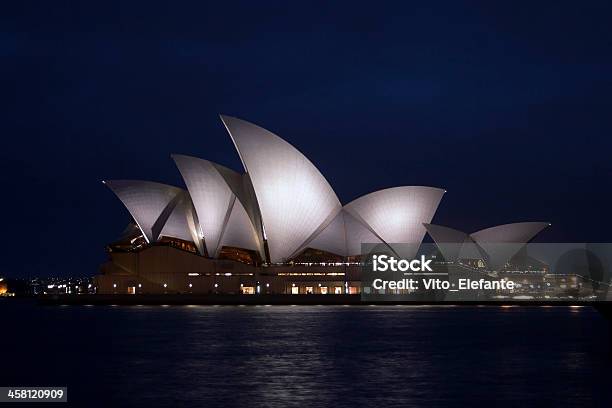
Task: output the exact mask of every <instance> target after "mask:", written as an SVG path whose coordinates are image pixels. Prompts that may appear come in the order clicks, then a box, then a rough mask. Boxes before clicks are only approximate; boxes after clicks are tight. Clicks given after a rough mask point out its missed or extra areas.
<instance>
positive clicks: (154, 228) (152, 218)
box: [104, 180, 183, 242]
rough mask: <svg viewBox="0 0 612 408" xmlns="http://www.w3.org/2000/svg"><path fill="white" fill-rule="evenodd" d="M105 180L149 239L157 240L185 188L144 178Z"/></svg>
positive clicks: (149, 240) (148, 240) (150, 240)
mask: <svg viewBox="0 0 612 408" xmlns="http://www.w3.org/2000/svg"><path fill="white" fill-rule="evenodd" d="M104 184H105V185H106V186H108V188H110V189H111V190H112V191H113V193H115V195H116V196H117V197H118V198H119V200H121V202H122V203H123V205H125V207H126V208H127V210H128V211H129V212H130V214H131V215H132V218H134V221H136V224H138V228H140V230H141V231H142V234H143V235H144V237H145V239H146V240H147V242H155V241H157V239H158V238H159V234H160V232H161V231H162V228H163V226H164V224H165V223H166V220H167V219H168V217H170V215H171V214H172V211H173V210H174V207H175V206H176V204H177V202H178V201H179V200H180V199H181V194H182V192H183V190H182V189H180V188H178V187H174V186H170V185H167V184H161V183H155V182H152V181H143V180H109V181H104Z"/></svg>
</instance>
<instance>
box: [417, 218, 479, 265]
mask: <svg viewBox="0 0 612 408" xmlns="http://www.w3.org/2000/svg"><path fill="white" fill-rule="evenodd" d="M423 225H424V226H425V228H426V229H427V232H428V233H429V235H430V236H431V237H432V238H433V240H434V242H435V243H436V246H437V247H438V248H439V249H440V252H441V253H442V256H443V257H444V259H445V260H446V261H448V262H455V261H456V260H457V258H459V255H460V253H461V250H462V248H463V245H464V244H465V243H466V242H471V239H470V237H469V236H468V234H466V233H465V232H463V231H459V230H456V229H453V228H449V227H444V226H442V225H435V224H427V223H425V224H423Z"/></svg>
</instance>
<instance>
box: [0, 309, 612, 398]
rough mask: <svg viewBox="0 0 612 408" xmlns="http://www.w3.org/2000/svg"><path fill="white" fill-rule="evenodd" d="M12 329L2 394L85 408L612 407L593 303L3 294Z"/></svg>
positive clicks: (606, 351) (610, 377) (608, 367)
mask: <svg viewBox="0 0 612 408" xmlns="http://www.w3.org/2000/svg"><path fill="white" fill-rule="evenodd" d="M0 321H1V322H2V323H1V324H2V335H1V338H2V340H1V343H0V345H1V346H2V347H1V350H0V354H1V356H2V357H1V361H2V365H1V366H0V367H1V368H0V370H1V371H0V372H1V374H0V378H1V381H0V386H9V385H11V386H15V385H39V386H43V385H57V386H65V385H67V386H68V390H69V391H68V396H69V401H70V404H69V405H75V406H176V407H180V406H194V407H195V406H198V407H224V406H245V407H251V406H269V407H287V406H299V407H308V406H355V407H361V406H376V407H386V406H398V407H399V406H401V407H410V406H448V407H455V406H462V405H465V406H473V405H475V403H478V404H484V406H493V405H495V406H518V405H522V406H525V405H527V406H542V405H554V406H608V407H609V406H612V405H611V404H610V401H612V399H611V398H610V397H608V395H609V394H612V358H611V353H610V343H609V333H608V324H607V322H606V321H605V320H604V319H603V318H602V317H601V316H600V315H599V314H598V313H597V312H596V311H594V310H593V309H591V308H576V309H572V308H566V307H551V308H541V307H540V308H517V307H515V308H500V307H413V306H384V307H383V306H375V307H374V306H364V307H357V306H350V307H349V306H344V307H343V306H286V307H284V306H257V307H253V306H251V307H239V306H236V307H233V306H220V307H214V306H171V307H163V306H121V307H119V306H116V307H113V306H96V307H87V306H65V307H41V306H37V305H36V304H35V303H33V302H30V301H21V300H8V301H7V300H3V301H1V302H0ZM39 406H40V405H39Z"/></svg>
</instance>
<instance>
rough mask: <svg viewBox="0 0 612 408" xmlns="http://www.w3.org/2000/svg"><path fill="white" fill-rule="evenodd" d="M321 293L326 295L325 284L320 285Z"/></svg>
mask: <svg viewBox="0 0 612 408" xmlns="http://www.w3.org/2000/svg"><path fill="white" fill-rule="evenodd" d="M321 294H322V295H327V286H321Z"/></svg>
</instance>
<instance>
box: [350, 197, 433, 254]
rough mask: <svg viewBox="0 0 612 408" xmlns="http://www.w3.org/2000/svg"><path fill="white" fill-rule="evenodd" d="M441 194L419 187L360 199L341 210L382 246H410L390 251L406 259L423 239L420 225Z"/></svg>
mask: <svg viewBox="0 0 612 408" xmlns="http://www.w3.org/2000/svg"><path fill="white" fill-rule="evenodd" d="M444 192H445V191H444V190H442V189H439V188H434V187H422V186H405V187H395V188H388V189H385V190H380V191H375V192H373V193H370V194H367V195H365V196H363V197H360V198H358V199H356V200H354V201H352V202H350V203H349V204H347V205H346V206H345V207H344V208H345V209H346V211H347V212H348V213H350V214H351V215H352V216H354V217H355V218H357V220H360V221H362V222H363V223H364V224H365V225H367V226H368V227H369V228H370V229H371V230H372V232H374V233H375V234H376V235H377V236H378V237H380V238H381V239H382V240H383V241H384V242H386V243H388V244H413V245H401V246H398V248H394V249H396V250H397V251H401V252H402V253H399V255H400V256H402V257H406V258H410V257H412V256H414V255H415V254H416V252H417V250H418V247H419V245H420V244H421V241H422V240H423V237H424V236H425V231H426V230H425V227H424V226H423V223H429V222H431V219H432V218H433V216H434V214H435V212H436V209H437V208H438V204H440V200H441V199H442V196H443V195H444ZM407 248H410V249H409V250H408V251H407Z"/></svg>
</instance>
